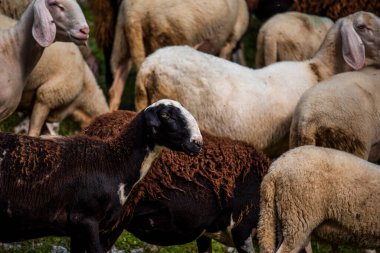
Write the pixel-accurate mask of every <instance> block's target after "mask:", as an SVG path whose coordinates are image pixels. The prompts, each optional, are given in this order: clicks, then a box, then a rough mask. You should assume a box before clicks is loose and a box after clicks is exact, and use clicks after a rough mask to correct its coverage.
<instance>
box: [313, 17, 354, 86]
mask: <svg viewBox="0 0 380 253" xmlns="http://www.w3.org/2000/svg"><path fill="white" fill-rule="evenodd" d="M337 22H339V23H338V24H336V25H334V26H333V27H332V28H331V29H330V31H329V32H328V33H327V35H326V38H325V40H324V41H323V43H322V45H321V47H320V48H319V50H318V51H317V53H316V54H315V55H314V57H313V58H312V59H311V61H310V63H311V64H314V65H316V66H317V68H318V71H319V72H318V74H319V77H320V79H321V80H324V79H327V78H329V77H331V76H333V75H335V74H338V73H341V72H344V71H348V70H349V69H350V68H349V66H348V65H347V63H346V62H345V61H344V59H343V56H342V53H341V52H340V50H341V48H342V38H341V35H340V27H341V21H337ZM319 81H320V80H319Z"/></svg>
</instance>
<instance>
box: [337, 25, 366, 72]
mask: <svg viewBox="0 0 380 253" xmlns="http://www.w3.org/2000/svg"><path fill="white" fill-rule="evenodd" d="M340 32H341V35H342V52H343V58H344V60H345V61H346V62H347V64H348V65H350V66H351V67H352V68H353V69H355V70H358V69H361V68H362V67H363V66H364V62H365V48H364V44H363V41H362V40H361V38H360V37H359V35H358V34H357V33H356V31H355V29H354V25H353V23H352V20H348V19H346V20H344V22H343V24H342V27H341V30H340Z"/></svg>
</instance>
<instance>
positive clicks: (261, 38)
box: [256, 32, 278, 68]
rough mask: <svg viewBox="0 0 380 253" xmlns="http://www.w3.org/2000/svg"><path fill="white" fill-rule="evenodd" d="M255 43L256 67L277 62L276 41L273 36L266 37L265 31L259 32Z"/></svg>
mask: <svg viewBox="0 0 380 253" xmlns="http://www.w3.org/2000/svg"><path fill="white" fill-rule="evenodd" d="M256 45H257V50H256V52H257V55H256V68H262V67H264V66H267V65H269V64H272V63H274V62H277V60H278V59H277V42H276V40H275V39H274V38H272V37H269V38H268V36H267V34H266V33H265V32H261V33H259V35H258V37H257V44H256Z"/></svg>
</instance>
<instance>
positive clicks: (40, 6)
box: [32, 0, 56, 47]
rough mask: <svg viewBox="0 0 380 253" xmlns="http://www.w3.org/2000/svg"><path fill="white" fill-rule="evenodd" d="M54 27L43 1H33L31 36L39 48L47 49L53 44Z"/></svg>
mask: <svg viewBox="0 0 380 253" xmlns="http://www.w3.org/2000/svg"><path fill="white" fill-rule="evenodd" d="M55 33H56V27H55V24H54V21H53V17H52V16H51V14H50V12H49V10H48V8H47V7H46V3H45V0H35V2H34V21H33V28H32V34H33V37H34V39H35V40H36V41H37V43H38V44H40V46H41V47H47V46H49V45H50V44H51V43H53V42H54V39H55Z"/></svg>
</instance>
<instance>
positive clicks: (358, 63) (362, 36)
mask: <svg viewBox="0 0 380 253" xmlns="http://www.w3.org/2000/svg"><path fill="white" fill-rule="evenodd" d="M340 31H341V35H342V50H343V58H344V60H345V61H346V62H347V64H348V65H350V66H351V67H352V68H353V69H355V70H358V69H361V68H362V67H363V66H364V63H365V55H366V54H367V55H368V57H370V58H371V59H373V60H375V61H376V62H377V63H380V53H379V51H380V18H379V17H377V16H376V15H374V14H372V13H369V12H364V11H360V12H356V13H354V14H351V15H349V16H347V17H346V18H345V19H344V20H343V21H342V26H341V30H340Z"/></svg>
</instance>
